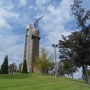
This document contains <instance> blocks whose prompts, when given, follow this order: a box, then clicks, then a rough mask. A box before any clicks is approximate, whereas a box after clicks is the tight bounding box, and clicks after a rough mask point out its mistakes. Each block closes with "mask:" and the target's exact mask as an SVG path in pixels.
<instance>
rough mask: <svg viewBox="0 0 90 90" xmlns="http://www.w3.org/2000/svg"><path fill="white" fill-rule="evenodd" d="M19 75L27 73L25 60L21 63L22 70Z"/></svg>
mask: <svg viewBox="0 0 90 90" xmlns="http://www.w3.org/2000/svg"><path fill="white" fill-rule="evenodd" d="M21 73H27V62H26V59H24V61H23V68H22V72H21Z"/></svg>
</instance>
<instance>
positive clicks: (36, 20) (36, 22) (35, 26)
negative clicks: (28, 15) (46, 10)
mask: <svg viewBox="0 0 90 90" xmlns="http://www.w3.org/2000/svg"><path fill="white" fill-rule="evenodd" d="M42 17H43V16H42ZM42 17H40V18H38V19H35V22H34V28H37V27H38V20H40V19H41V18H42Z"/></svg>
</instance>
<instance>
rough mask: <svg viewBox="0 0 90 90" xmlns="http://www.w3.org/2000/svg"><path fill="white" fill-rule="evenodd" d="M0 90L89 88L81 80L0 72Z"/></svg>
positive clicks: (77, 89)
mask: <svg viewBox="0 0 90 90" xmlns="http://www.w3.org/2000/svg"><path fill="white" fill-rule="evenodd" d="M0 90H90V88H89V86H88V85H87V84H85V83H84V82H83V81H79V80H75V79H68V78H64V77H59V78H58V79H56V78H55V77H54V76H50V75H40V74H33V73H31V74H9V75H2V74H0Z"/></svg>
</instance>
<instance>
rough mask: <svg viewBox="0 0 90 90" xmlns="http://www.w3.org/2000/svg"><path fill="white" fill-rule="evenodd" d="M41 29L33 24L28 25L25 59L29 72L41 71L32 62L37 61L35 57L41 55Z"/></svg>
mask: <svg viewBox="0 0 90 90" xmlns="http://www.w3.org/2000/svg"><path fill="white" fill-rule="evenodd" d="M39 40H40V36H39V30H38V29H37V28H34V30H32V25H27V26H26V34H25V44H24V59H26V61H27V71H28V72H40V70H38V69H36V68H35V67H34V66H33V64H32V63H36V60H35V57H36V56H39Z"/></svg>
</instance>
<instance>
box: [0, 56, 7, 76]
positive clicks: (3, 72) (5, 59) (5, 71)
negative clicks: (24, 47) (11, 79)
mask: <svg viewBox="0 0 90 90" xmlns="http://www.w3.org/2000/svg"><path fill="white" fill-rule="evenodd" d="M1 73H2V74H8V56H7V55H6V56H5V58H4V62H3V64H2V65H1Z"/></svg>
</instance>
